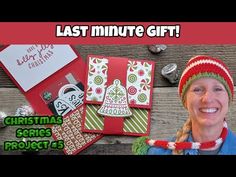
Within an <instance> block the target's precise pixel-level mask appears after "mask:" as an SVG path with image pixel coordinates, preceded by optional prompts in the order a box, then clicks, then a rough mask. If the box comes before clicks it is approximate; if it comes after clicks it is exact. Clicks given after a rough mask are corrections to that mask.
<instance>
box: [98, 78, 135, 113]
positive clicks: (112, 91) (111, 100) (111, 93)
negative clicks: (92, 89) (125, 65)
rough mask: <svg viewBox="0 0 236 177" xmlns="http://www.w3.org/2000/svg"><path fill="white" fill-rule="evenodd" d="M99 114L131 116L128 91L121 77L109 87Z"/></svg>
mask: <svg viewBox="0 0 236 177" xmlns="http://www.w3.org/2000/svg"><path fill="white" fill-rule="evenodd" d="M98 114H100V115H103V116H109V117H130V116H131V115H132V112H131V110H130V108H129V105H128V97H127V91H126V89H125V87H123V86H122V85H121V82H120V80H119V79H115V80H114V81H113V84H112V85H110V86H109V87H108V88H107V90H106V94H105V97H104V100H103V104H102V106H101V108H100V109H99V110H98Z"/></svg>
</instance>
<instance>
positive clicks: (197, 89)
mask: <svg viewBox="0 0 236 177" xmlns="http://www.w3.org/2000/svg"><path fill="white" fill-rule="evenodd" d="M193 91H194V92H201V91H202V89H201V88H194V89H193Z"/></svg>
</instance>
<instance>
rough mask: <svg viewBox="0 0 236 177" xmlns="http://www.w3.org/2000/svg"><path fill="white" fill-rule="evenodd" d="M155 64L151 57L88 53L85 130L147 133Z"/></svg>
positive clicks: (83, 124) (141, 134) (113, 132)
mask: <svg viewBox="0 0 236 177" xmlns="http://www.w3.org/2000/svg"><path fill="white" fill-rule="evenodd" d="M154 66H155V63H154V62H152V61H148V60H138V59H136V60H134V59H129V58H123V57H106V56H96V55H89V56H88V58H87V69H86V71H87V73H86V81H85V100H84V102H85V111H84V114H83V121H82V131H84V132H96V133H103V134H113V135H133V136H143V135H148V134H149V132H150V112H151V107H152V92H153V80H154Z"/></svg>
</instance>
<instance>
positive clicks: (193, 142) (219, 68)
mask: <svg viewBox="0 0 236 177" xmlns="http://www.w3.org/2000/svg"><path fill="white" fill-rule="evenodd" d="M178 88H179V95H180V97H181V100H182V103H183V105H184V107H185V108H186V109H187V111H188V114H189V116H188V119H187V121H186V122H185V124H184V125H183V127H182V128H181V129H180V130H179V131H178V132H177V134H176V137H174V138H172V139H171V140H170V141H163V140H151V139H148V138H145V137H142V138H139V139H137V140H136V141H135V143H134V144H133V147H132V150H133V152H134V153H135V154H150V155H154V154H157V155H164V154H183V155H198V154H204V155H213V154H214V155H216V154H221V155H230V154H236V136H235V135H234V134H233V132H232V131H231V130H230V129H229V128H228V127H227V123H226V120H227V119H226V115H227V113H228V110H229V105H230V104H231V102H232V100H233V94H234V83H233V78H232V76H231V74H230V71H229V69H228V67H227V66H226V65H225V64H224V63H223V62H222V61H221V60H219V59H215V58H212V57H209V56H196V57H193V58H191V59H190V60H189V61H188V63H187V66H186V68H185V70H184V71H183V73H182V76H181V78H180V81H179V87H178Z"/></svg>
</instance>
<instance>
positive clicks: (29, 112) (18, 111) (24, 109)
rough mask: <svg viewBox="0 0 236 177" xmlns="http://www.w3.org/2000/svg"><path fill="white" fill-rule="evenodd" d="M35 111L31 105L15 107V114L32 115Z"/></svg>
mask: <svg viewBox="0 0 236 177" xmlns="http://www.w3.org/2000/svg"><path fill="white" fill-rule="evenodd" d="M34 114H35V112H34V110H33V108H32V107H31V106H28V105H23V106H21V107H19V108H17V109H16V113H15V116H23V117H24V116H32V115H34Z"/></svg>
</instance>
